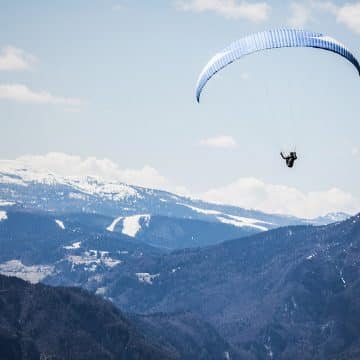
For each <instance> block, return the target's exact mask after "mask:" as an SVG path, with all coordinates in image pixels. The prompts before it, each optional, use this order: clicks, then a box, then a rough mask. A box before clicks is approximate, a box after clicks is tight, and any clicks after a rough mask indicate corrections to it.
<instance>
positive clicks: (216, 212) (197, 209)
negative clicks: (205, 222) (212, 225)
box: [177, 203, 222, 215]
mask: <svg viewBox="0 0 360 360" xmlns="http://www.w3.org/2000/svg"><path fill="white" fill-rule="evenodd" d="M177 205H182V206H185V207H187V208H189V209H191V210H194V211H196V212H197V213H199V214H204V215H221V214H222V213H221V212H220V211H217V210H209V209H201V208H198V207H195V206H191V205H187V204H182V203H177Z"/></svg>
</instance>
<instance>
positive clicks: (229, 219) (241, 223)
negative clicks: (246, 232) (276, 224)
mask: <svg viewBox="0 0 360 360" xmlns="http://www.w3.org/2000/svg"><path fill="white" fill-rule="evenodd" d="M217 219H218V220H219V221H220V222H222V223H224V224H229V225H233V226H237V227H251V228H254V229H258V230H261V231H267V230H268V228H267V227H265V226H263V225H258V223H263V224H269V225H271V223H267V222H265V221H260V220H257V219H252V218H246V217H242V216H234V215H227V214H224V216H217Z"/></svg>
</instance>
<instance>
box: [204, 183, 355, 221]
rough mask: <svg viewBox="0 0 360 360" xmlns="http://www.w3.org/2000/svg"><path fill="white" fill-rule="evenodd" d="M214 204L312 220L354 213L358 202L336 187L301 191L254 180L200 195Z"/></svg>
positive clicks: (232, 184)
mask: <svg viewBox="0 0 360 360" xmlns="http://www.w3.org/2000/svg"><path fill="white" fill-rule="evenodd" d="M201 198H202V199H204V200H206V201H212V202H216V203H224V204H230V205H236V206H241V207H245V208H254V209H259V210H262V211H265V212H270V213H279V214H292V215H295V216H299V217H304V218H313V217H316V216H318V215H324V214H327V213H329V212H334V211H344V212H350V213H353V212H356V211H358V210H359V207H360V203H359V201H358V200H357V199H355V198H354V197H353V196H352V195H351V194H349V193H347V192H344V191H342V190H340V189H337V188H332V189H329V190H325V191H311V192H302V191H300V190H298V189H296V188H293V187H289V186H285V185H273V184H266V183H264V182H263V181H261V180H258V179H255V178H240V179H238V180H237V181H235V182H233V183H231V184H229V185H226V186H223V187H219V188H216V189H212V190H209V191H207V192H205V193H204V194H202V196H201Z"/></svg>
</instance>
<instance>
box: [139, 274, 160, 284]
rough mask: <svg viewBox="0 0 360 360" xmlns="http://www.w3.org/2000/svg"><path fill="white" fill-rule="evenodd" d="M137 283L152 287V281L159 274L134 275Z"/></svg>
mask: <svg viewBox="0 0 360 360" xmlns="http://www.w3.org/2000/svg"><path fill="white" fill-rule="evenodd" d="M135 275H136V277H137V279H138V280H139V282H141V283H145V284H149V285H152V284H153V281H154V280H155V279H156V278H157V277H159V276H160V274H149V273H136V274H135Z"/></svg>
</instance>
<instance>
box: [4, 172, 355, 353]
mask: <svg viewBox="0 0 360 360" xmlns="http://www.w3.org/2000/svg"><path fill="white" fill-rule="evenodd" d="M0 169H1V170H0V199H1V202H0V249H1V251H0V273H2V274H4V275H7V276H16V277H20V278H22V279H25V280H27V281H29V282H31V283H33V284H37V283H39V282H42V283H44V284H47V285H52V286H61V287H63V286H67V287H74V286H76V287H80V288H83V289H85V290H86V291H89V292H90V293H93V294H96V295H97V298H98V299H100V298H103V300H102V301H105V302H106V303H107V304H108V305H106V306H110V305H111V304H112V305H111V306H116V307H117V308H118V309H120V310H121V311H123V312H125V315H124V314H123V315H122V316H125V317H126V319H127V321H128V322H129V324H130V326H131V329H134V330H132V331H135V332H136V333H137V334H139V335H138V336H140V337H141V339H145V340H144V341H145V345H146V346H147V345H149V346H150V349H151V351H159V352H161V354H164V355H161V356H164V358H165V356H170V357H174V358H181V359H212V358H213V359H288V358H290V357H292V358H294V359H356V358H358V357H359V356H360V342H359V338H360V337H359V335H360V334H359V329H360V324H359V320H358V319H360V316H359V315H360V302H359V300H358V299H359V296H358V295H359V292H360V285H359V284H360V283H359V280H358V279H359V260H358V259H359V255H360V254H359V249H360V216H359V215H358V216H354V217H349V215H347V214H342V213H338V214H329V215H328V216H324V217H320V218H317V219H313V220H305V219H298V218H295V217H289V216H283V215H277V214H275V215H272V214H265V213H263V212H260V211H256V210H247V209H242V208H238V207H233V206H226V205H219V204H211V203H206V202H203V201H200V200H196V199H190V198H186V197H181V196H178V195H174V194H171V193H168V192H164V191H160V190H151V189H145V188H140V187H135V186H130V185H125V184H122V183H110V182H105V181H104V180H100V179H95V178H92V177H86V178H83V179H79V178H77V179H76V178H69V177H67V178H64V177H59V176H55V175H54V174H49V173H41V174H39V173H38V172H34V171H32V170H29V169H23V168H22V169H18V168H16V169H14V168H11V169H9V168H5V169H4V166H2V167H0ZM19 284H24V283H19ZM21 286H25V285H21ZM26 286H28V287H29V289H33V288H32V287H31V285H26ZM37 286H40V285H37ZM41 286H44V285H41ZM41 286H40V288H41ZM35 288H36V287H35ZM44 289H48V287H45V288H44ZM49 289H51V290H49V291H50V292H52V291H57V290H56V288H55V290H52V289H53V288H52V287H49ZM61 289H62V288H61ZM29 291H30V292H31V291H32V290H29ZM44 291H45V290H44ZM46 291H47V290H46ZM62 291H66V289H65V290H62ZM69 291H75V290H69ZM76 291H77V290H76ZM21 294H22V295H21V296H25V293H24V292H22V293H21ZM84 294H87V295H86V296H85V297H86V299H87V297H88V296H89V297H90V298H89V300H84V301H85V302H87V301H89V302H90V303H91V302H92V301H93V300H91V296H92V295H89V294H88V293H86V292H85V293H84ZM21 296H20V295H19V297H21ZM66 296H67V295H66ZM0 300H1V294H0ZM19 301H20V300H19ZM99 301H100V300H99ZM25 303H26V302H25ZM25 303H24V304H25ZM54 304H55V303H53V302H49V304H47V305H45V304H43V303H42V305H44V307H45V308H46V307H47V306H48V307H49V309H48V310H49V312H50V313H51V311H53V310H52V309H51V306H54ZM24 306H25V305H24ZM99 306H100V308H101V306H103V305H101V304H100V305H99ZM94 311H95V312H96V311H98V310H95V309H94ZM99 311H100V310H99ZM100 313H101V311H100ZM0 315H1V310H0ZM17 316H18V315H17ZM19 316H20V315H19ZM44 316H45V315H44ZM0 326H1V323H0ZM59 326H60V328H62V326H63V325H61V324H60V325H59ZM99 326H103V325H99ZM9 331H10V330H9ZM11 331H13V330H11ZM11 331H10V332H11ZM86 331H87V330H86ZM29 334H32V333H29ZM66 334H67V335H66V336H71V334H70V333H66ZM64 336H65V335H64ZM29 338H31V335H29ZM31 341H33V339H32V340H31ZM96 341H98V340H96ZM101 341H102V340H101ZM34 344H35V345H34V347H33V348H34V349H35V348H36V346H38V345H37V343H36V342H35V343H34ZM141 344H144V342H143V340H142V343H141ZM14 346H15V345H14ZM16 346H17V345H16ZM139 346H140V347H141V346H142V345H139ZM144 351H145V350H144ZM146 351H148V350H146ZM131 356H132V355H131ZM68 358H69V357H68ZM110 358H111V357H110ZM125 358H131V357H130V355H128V357H125ZM138 358H142V357H141V356H140V357H138ZM160 358H161V357H160Z"/></svg>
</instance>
